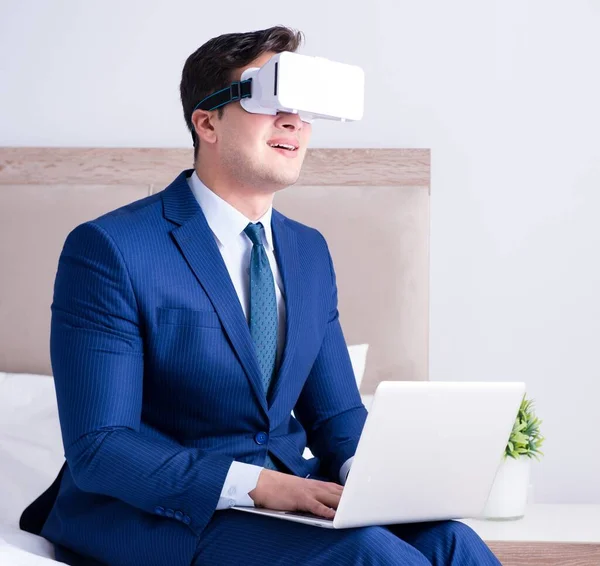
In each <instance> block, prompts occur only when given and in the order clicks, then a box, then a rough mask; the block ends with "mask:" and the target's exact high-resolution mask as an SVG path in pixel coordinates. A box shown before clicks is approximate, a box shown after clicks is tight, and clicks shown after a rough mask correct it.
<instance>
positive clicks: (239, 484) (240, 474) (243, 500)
mask: <svg viewBox="0 0 600 566" xmlns="http://www.w3.org/2000/svg"><path fill="white" fill-rule="evenodd" d="M263 469H264V468H263V467H262V466H255V465H254V464H246V463H244V462H236V461H234V462H232V464H231V467H230V468H229V472H228V473H227V477H226V478H225V483H224V484H223V489H222V490H221V496H220V497H219V502H218V503H217V511H219V510H221V509H229V508H230V507H233V506H234V505H238V506H240V507H254V501H253V500H252V498H251V497H250V496H249V495H248V493H250V492H251V491H252V490H253V489H254V488H255V487H256V485H257V484H258V477H259V476H260V473H261V472H262V471H263Z"/></svg>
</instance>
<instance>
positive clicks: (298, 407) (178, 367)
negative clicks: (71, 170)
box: [21, 170, 367, 566]
mask: <svg viewBox="0 0 600 566" xmlns="http://www.w3.org/2000/svg"><path fill="white" fill-rule="evenodd" d="M191 173H192V170H186V171H183V172H182V173H181V174H180V175H179V176H178V177H177V178H176V179H175V180H174V181H173V182H172V183H171V184H170V185H169V186H168V187H167V188H166V189H165V190H163V191H161V192H160V193H158V194H155V195H152V196H150V197H147V198H144V199H142V200H139V201H136V202H134V203H131V204H129V205H127V206H125V207H122V208H120V209H117V210H114V211H112V212H110V213H108V214H106V215H103V216H101V217H99V218H97V219H95V220H93V221H90V222H86V223H84V224H81V225H79V226H77V227H76V228H75V229H74V230H73V231H72V232H70V233H69V235H68V236H67V239H66V241H65V244H64V247H63V250H62V253H61V255H60V259H59V263H58V271H57V274H56V280H55V287H54V298H53V303H52V307H51V310H52V323H51V338H50V351H51V360H52V370H53V374H54V380H55V386H56V395H57V400H58V409H59V416H60V424H61V429H62V438H63V443H64V447H65V459H66V462H65V465H64V466H63V469H62V470H61V474H60V475H59V477H58V478H57V480H56V482H55V484H54V486H53V488H51V489H49V490H48V491H47V492H46V493H45V494H44V495H43V496H42V497H41V498H40V499H44V501H43V503H44V505H40V499H38V500H37V501H36V502H34V503H33V504H32V506H30V508H28V509H27V510H26V511H25V512H24V514H23V516H22V518H21V527H22V528H23V529H25V530H30V531H32V532H33V531H38V532H39V531H40V530H41V534H42V536H44V537H46V538H47V539H49V540H50V541H52V542H54V543H55V544H57V545H61V546H59V547H58V548H61V547H62V546H64V547H66V548H68V549H71V550H72V551H74V552H75V553H76V554H78V555H83V556H88V557H94V558H95V559H97V560H98V561H100V562H102V563H107V564H111V565H120V564H127V565H128V566H132V565H138V564H139V565H143V566H150V565H152V564H157V565H158V564H160V565H164V564H172V565H179V564H181V565H184V564H185V565H186V566H187V565H189V564H190V563H191V560H192V556H193V553H194V551H195V548H196V544H197V542H198V537H201V536H202V531H203V529H204V528H205V526H206V525H207V523H208V522H209V521H210V519H211V517H212V515H213V513H214V512H217V513H218V511H215V508H216V505H217V501H218V499H219V496H220V492H221V488H222V486H223V483H224V481H225V477H226V475H227V472H228V470H229V467H230V465H231V463H232V462H233V460H237V461H240V462H248V463H251V464H256V465H263V464H264V462H265V457H266V454H267V450H269V451H270V452H271V453H272V454H273V455H274V456H275V458H276V459H277V460H279V461H280V462H281V463H282V464H283V465H284V467H285V469H286V470H287V471H289V472H290V473H292V474H294V475H297V476H301V477H306V476H307V475H308V474H311V475H315V474H316V475H319V476H321V477H324V478H328V479H330V480H332V481H338V474H339V470H340V467H341V465H342V464H343V463H344V461H345V460H346V459H347V458H349V457H350V456H352V455H354V453H355V451H356V447H357V444H358V440H359V437H360V433H361V431H362V428H363V425H364V422H365V419H366V414H367V412H366V409H365V407H364V406H363V404H362V402H361V398H360V395H359V392H358V389H357V386H356V382H355V379H354V374H353V371H352V366H351V364H350V358H349V355H348V351H347V347H346V343H345V340H344V336H343V333H342V328H341V326H340V322H339V318H338V309H337V288H336V278H335V272H334V269H333V264H332V261H331V257H330V254H329V250H328V248H327V244H326V242H325V239H324V238H323V236H322V235H321V234H320V233H319V232H318V231H317V230H315V229H313V228H310V227H308V226H305V225H302V224H300V223H298V222H295V221H293V220H290V219H289V218H286V217H285V216H283V215H282V214H280V213H279V212H277V211H276V210H273V215H272V230H273V237H274V245H275V254H276V257H277V261H278V265H279V268H280V270H281V275H282V279H283V283H284V289H285V303H286V312H287V317H286V319H287V323H286V324H287V328H286V342H285V349H284V353H283V357H282V362H281V366H280V368H279V372H278V375H277V376H276V377H275V383H274V387H273V391H272V395H271V397H270V398H269V399H266V398H265V394H264V392H263V388H262V380H261V372H260V368H259V365H258V361H257V358H256V354H255V349H254V344H253V341H252V338H251V335H250V331H249V328H248V324H247V321H246V318H245V316H244V313H243V310H242V308H241V305H240V303H239V299H238V296H237V294H236V292H235V289H234V287H233V284H232V283H231V279H230V277H229V274H228V272H227V269H226V267H225V264H224V262H223V260H222V257H221V254H220V252H219V249H218V247H217V244H216V242H215V240H214V236H213V234H212V232H211V230H210V228H209V226H208V224H207V222H206V219H205V217H204V214H203V213H202V210H201V208H200V206H199V205H198V202H197V200H196V199H195V197H194V195H193V194H192V192H191V190H190V188H189V186H188V184H187V181H186V179H187V177H188V176H189V175H191ZM292 410H294V413H295V415H296V418H294V417H292V415H291V411H292ZM305 446H308V447H309V448H310V450H311V451H312V452H313V454H314V455H315V458H313V459H311V460H305V459H304V458H303V457H302V453H303V451H304V448H305ZM44 507H45V509H44ZM73 563H76V561H75V560H74V559H73ZM79 563H82V564H83V563H89V562H79Z"/></svg>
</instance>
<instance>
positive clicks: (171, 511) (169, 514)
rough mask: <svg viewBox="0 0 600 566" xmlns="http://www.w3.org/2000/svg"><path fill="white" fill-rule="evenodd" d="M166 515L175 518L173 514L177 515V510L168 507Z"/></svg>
mask: <svg viewBox="0 0 600 566" xmlns="http://www.w3.org/2000/svg"><path fill="white" fill-rule="evenodd" d="M165 515H166V516H167V517H169V519H172V518H173V515H175V511H173V509H167V510H166V511H165Z"/></svg>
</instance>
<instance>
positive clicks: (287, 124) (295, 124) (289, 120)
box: [277, 112, 302, 131]
mask: <svg viewBox="0 0 600 566" xmlns="http://www.w3.org/2000/svg"><path fill="white" fill-rule="evenodd" d="M277 122H278V123H279V124H278V125H280V126H282V127H284V128H287V129H291V130H292V131H296V130H300V129H301V128H302V120H301V119H300V116H298V114H293V113H292V112H278V113H277Z"/></svg>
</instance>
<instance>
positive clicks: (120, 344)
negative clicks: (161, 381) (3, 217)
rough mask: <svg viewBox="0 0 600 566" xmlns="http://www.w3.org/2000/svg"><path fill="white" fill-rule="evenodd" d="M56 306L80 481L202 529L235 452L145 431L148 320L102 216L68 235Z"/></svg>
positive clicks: (60, 378) (64, 396) (60, 391)
mask: <svg viewBox="0 0 600 566" xmlns="http://www.w3.org/2000/svg"><path fill="white" fill-rule="evenodd" d="M148 260H149V261H150V258H149V259H148ZM51 312H52V317H51V331H50V357H51V362H52V372H53V375H54V381H55V387H56V396H57V401H58V410H59V418H60V425H61V432H62V438H63V444H64V447H65V458H66V460H67V463H68V466H69V469H70V472H71V474H72V476H73V480H74V482H75V484H76V485H77V486H78V487H79V488H80V489H82V490H84V491H89V492H94V493H99V494H104V495H108V496H111V497H115V498H117V499H120V500H122V501H124V502H126V503H128V504H130V505H132V506H135V507H138V508H139V509H142V510H144V511H147V512H148V513H155V514H159V515H160V514H163V513H164V509H174V510H180V511H181V512H182V513H183V514H184V515H185V516H186V518H185V522H186V523H187V524H189V526H190V528H191V529H192V530H193V531H194V532H199V531H201V530H202V528H203V526H204V525H205V524H206V523H207V522H208V520H209V519H210V517H211V515H212V513H213V512H214V511H215V508H216V507H217V502H218V501H219V496H220V493H221V489H222V486H223V483H224V481H225V478H226V476H227V473H228V470H229V469H230V466H231V464H232V462H233V458H231V457H229V456H226V455H221V454H213V453H208V452H204V451H202V450H198V449H195V448H185V447H183V446H181V445H180V444H178V443H177V442H175V441H174V440H172V439H170V438H169V437H167V436H164V437H160V436H154V435H153V436H149V435H148V434H144V433H143V432H140V419H141V412H142V390H143V376H144V336H143V327H142V325H141V324H140V319H139V311H138V308H137V302H136V296H135V294H134V290H133V287H132V283H131V279H130V277H129V273H128V270H127V267H126V265H125V263H124V260H123V257H122V255H121V252H120V250H119V249H118V248H117V246H116V245H115V243H114V241H113V240H112V238H111V237H110V236H109V234H108V233H107V232H106V231H105V230H104V229H103V228H102V227H100V226H98V225H97V224H94V223H92V222H87V223H85V224H81V225H79V226H77V227H76V228H75V229H74V230H73V231H72V232H71V233H69V235H68V236H67V239H66V240H65V244H64V246H63V250H62V252H61V255H60V258H59V262H58V270H57V274H56V279H55V284H54V296H53V302H52V306H51Z"/></svg>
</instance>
